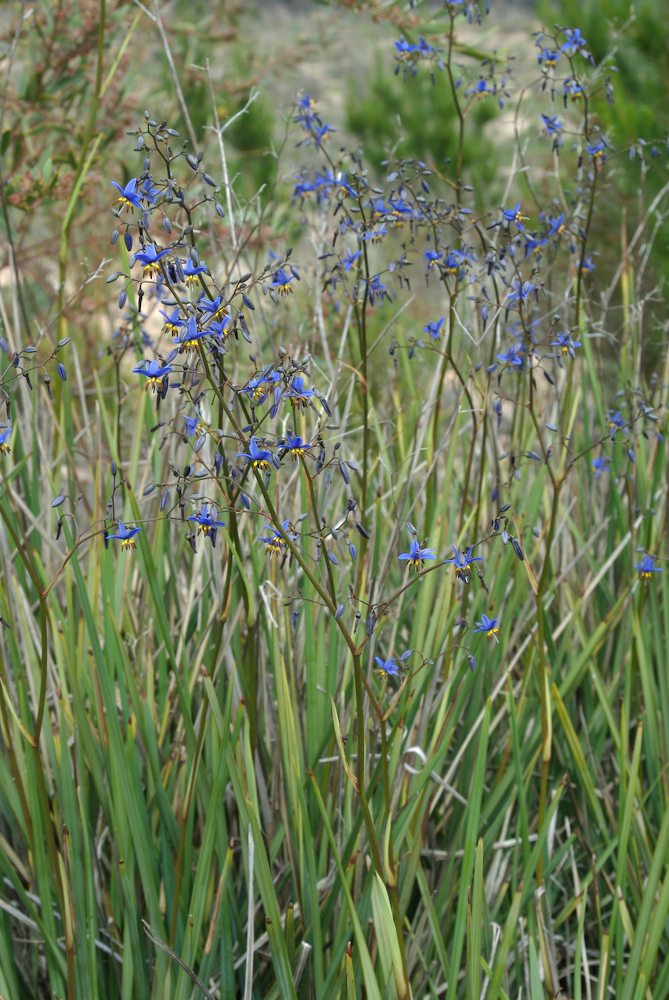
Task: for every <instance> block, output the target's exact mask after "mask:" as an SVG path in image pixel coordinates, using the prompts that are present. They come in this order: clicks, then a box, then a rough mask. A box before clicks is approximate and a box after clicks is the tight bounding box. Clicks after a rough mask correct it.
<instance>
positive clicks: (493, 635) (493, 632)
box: [474, 614, 499, 642]
mask: <svg viewBox="0 0 669 1000" xmlns="http://www.w3.org/2000/svg"><path fill="white" fill-rule="evenodd" d="M498 622H499V618H488V616H487V615H484V614H482V615H481V621H480V622H476V624H475V625H474V631H475V632H484V633H485V635H486V637H487V638H488V639H497V636H498V634H499V625H498V624H497V623H498ZM497 641H498V642H499V639H497Z"/></svg>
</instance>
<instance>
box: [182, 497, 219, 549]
mask: <svg viewBox="0 0 669 1000" xmlns="http://www.w3.org/2000/svg"><path fill="white" fill-rule="evenodd" d="M216 514H217V511H216V508H215V507H214V506H213V504H206V503H203V504H202V507H201V508H200V512H199V514H191V515H190V517H188V518H187V520H188V521H195V523H196V524H197V526H198V528H197V533H198V535H199V534H200V532H202V534H203V535H206V536H207V537H208V538H209V539H210V541H211V544H212V545H215V544H216V532H217V531H218V529H219V528H224V527H225V522H224V521H218V520H217V519H216Z"/></svg>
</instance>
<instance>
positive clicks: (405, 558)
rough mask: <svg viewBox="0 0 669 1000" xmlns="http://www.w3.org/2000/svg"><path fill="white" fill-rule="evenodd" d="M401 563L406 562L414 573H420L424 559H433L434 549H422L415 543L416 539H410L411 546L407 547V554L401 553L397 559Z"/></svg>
mask: <svg viewBox="0 0 669 1000" xmlns="http://www.w3.org/2000/svg"><path fill="white" fill-rule="evenodd" d="M397 558H398V559H400V560H401V561H402V562H408V563H409V566H412V567H413V568H414V569H415V570H416V572H420V570H422V568H423V563H424V561H425V560H426V559H435V558H436V557H435V554H434V549H422V548H421V547H420V545H419V543H418V541H417V539H415V538H412V539H411V545H410V546H409V551H408V552H402V554H401V555H400V556H398V557H397Z"/></svg>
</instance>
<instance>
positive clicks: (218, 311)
mask: <svg viewBox="0 0 669 1000" xmlns="http://www.w3.org/2000/svg"><path fill="white" fill-rule="evenodd" d="M197 307H198V309H201V310H202V312H204V313H208V314H209V315H210V316H213V318H214V319H220V318H221V317H222V315H223V313H224V312H225V303H224V302H223V300H222V298H221V296H220V295H217V296H216V298H215V299H210V298H208V296H206V295H204V294H203V295H201V296H200V298H199V299H198V300H197ZM228 319H229V317H228Z"/></svg>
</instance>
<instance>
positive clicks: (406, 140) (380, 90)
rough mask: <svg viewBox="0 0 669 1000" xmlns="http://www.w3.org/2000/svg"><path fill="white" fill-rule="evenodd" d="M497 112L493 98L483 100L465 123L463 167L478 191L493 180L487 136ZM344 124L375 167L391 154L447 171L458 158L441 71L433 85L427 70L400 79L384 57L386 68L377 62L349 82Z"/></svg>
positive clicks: (453, 118)
mask: <svg viewBox="0 0 669 1000" xmlns="http://www.w3.org/2000/svg"><path fill="white" fill-rule="evenodd" d="M496 113H497V104H496V100H495V98H494V97H486V98H482V99H480V100H478V101H476V102H475V103H474V104H473V106H472V113H471V114H470V115H469V117H468V120H467V142H466V143H465V145H464V147H463V165H464V167H465V168H466V170H467V173H468V176H470V177H471V178H472V183H473V184H474V185H475V186H476V187H477V188H478V187H479V186H483V187H484V188H489V186H490V184H492V183H494V181H495V179H496V170H495V163H494V157H493V155H492V153H493V148H494V147H493V145H492V143H491V141H490V140H489V139H488V138H487V136H486V132H485V126H486V124H487V123H489V122H491V121H493V120H494V118H495V116H496ZM346 124H347V127H348V129H349V130H350V131H351V132H352V133H353V135H354V136H355V137H356V139H357V140H358V141H359V142H360V145H361V146H362V147H363V148H364V150H365V157H366V159H367V160H368V161H369V162H370V163H372V164H373V165H374V166H376V167H377V169H378V168H379V167H380V164H381V163H382V162H383V161H384V160H387V159H388V158H389V157H391V156H392V157H394V158H397V159H400V158H408V157H415V158H416V159H419V160H424V161H426V162H428V163H430V164H434V165H435V166H436V168H437V169H439V170H441V169H444V170H445V172H446V173H448V169H449V168H448V167H444V164H445V162H446V160H451V161H453V160H455V158H456V157H457V152H458V135H459V125H458V118H457V114H456V111H455V107H454V105H453V98H452V96H451V94H450V91H449V88H448V85H447V82H446V79H445V76H444V74H442V73H441V72H439V71H436V72H435V77H434V82H433V80H432V78H431V77H430V74H429V72H428V71H427V70H426V69H421V70H420V71H419V72H418V73H417V75H416V76H415V77H414V76H411V75H408V76H407V79H406V80H404V79H403V78H402V76H401V74H400V75H399V76H390V74H389V71H388V66H387V59H386V65H384V64H383V63H382V61H381V60H380V59H379V58H377V59H376V61H375V66H374V69H373V70H372V71H370V73H369V75H368V77H367V79H364V78H363V79H362V80H360V79H357V80H356V81H355V82H351V83H350V84H349V88H348V98H347V102H346ZM390 137H392V139H391V138H390Z"/></svg>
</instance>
